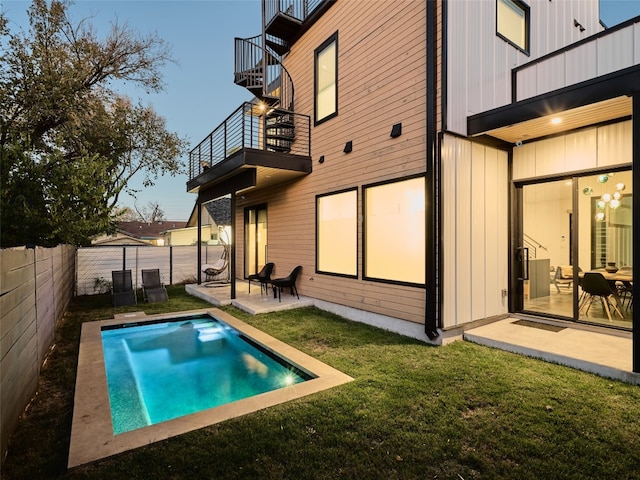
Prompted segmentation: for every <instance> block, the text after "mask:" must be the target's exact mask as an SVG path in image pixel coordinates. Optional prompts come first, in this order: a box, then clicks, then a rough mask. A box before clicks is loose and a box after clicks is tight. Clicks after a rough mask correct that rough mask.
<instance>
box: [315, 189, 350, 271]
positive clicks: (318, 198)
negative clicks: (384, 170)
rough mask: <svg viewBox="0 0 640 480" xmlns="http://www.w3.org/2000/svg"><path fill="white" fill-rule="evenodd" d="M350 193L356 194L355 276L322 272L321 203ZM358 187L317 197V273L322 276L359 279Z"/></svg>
mask: <svg viewBox="0 0 640 480" xmlns="http://www.w3.org/2000/svg"><path fill="white" fill-rule="evenodd" d="M349 192H355V194H356V199H355V201H356V205H355V207H356V215H355V218H354V222H355V228H356V235H355V239H354V245H353V248H354V249H355V252H354V253H355V274H349V273H338V272H331V271H327V270H321V269H320V268H319V267H320V265H319V260H320V234H319V233H320V232H319V228H318V223H319V208H318V207H319V201H320V200H321V199H322V198H325V197H331V196H334V195H341V194H344V193H349ZM358 200H359V197H358V187H351V188H345V189H342V190H336V191H332V192H327V193H323V194H318V195H316V222H315V228H316V231H315V236H316V273H317V274H322V275H332V276H335V277H344V278H354V279H358V271H359V268H358Z"/></svg>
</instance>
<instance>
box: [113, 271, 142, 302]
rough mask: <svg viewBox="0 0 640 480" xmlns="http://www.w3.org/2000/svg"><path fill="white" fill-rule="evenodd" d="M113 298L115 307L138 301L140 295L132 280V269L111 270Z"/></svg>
mask: <svg viewBox="0 0 640 480" xmlns="http://www.w3.org/2000/svg"><path fill="white" fill-rule="evenodd" d="M111 298H112V301H113V306H114V307H121V306H123V305H135V304H137V303H138V297H137V295H136V292H135V290H134V289H133V282H132V280H131V270H113V271H112V272H111Z"/></svg>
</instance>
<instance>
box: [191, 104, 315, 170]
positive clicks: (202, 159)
mask: <svg viewBox="0 0 640 480" xmlns="http://www.w3.org/2000/svg"><path fill="white" fill-rule="evenodd" d="M280 118H281V119H282V120H283V122H286V127H284V126H282V125H284V124H285V123H278V120H279V119H280ZM274 122H276V123H275V124H274ZM276 126H277V128H275V127H276ZM284 128H286V129H287V140H286V141H282V140H280V139H277V138H276V139H274V138H273V137H274V130H275V133H281V131H282V130H283V129H284ZM283 145H286V148H283ZM244 149H255V150H264V151H271V152H278V153H280V154H290V155H301V156H306V157H308V156H310V155H311V118H310V117H309V116H308V115H302V114H297V113H293V112H288V111H283V110H278V109H273V108H270V107H268V106H265V105H264V104H259V103H250V102H245V103H243V104H242V105H241V106H240V107H239V108H237V109H236V110H235V111H234V112H233V113H232V114H231V115H229V116H228V117H227V119H226V120H225V121H224V122H222V124H220V125H219V126H218V127H216V128H215V129H214V130H213V131H212V132H211V133H210V134H209V135H207V137H206V138H205V139H204V140H202V141H201V142H200V143H199V144H198V145H197V146H196V147H194V148H193V149H192V150H191V151H190V152H189V179H190V180H192V179H194V178H196V177H197V176H199V175H200V174H202V173H203V172H204V171H205V170H207V169H208V168H211V167H213V166H215V165H217V164H219V163H221V162H223V161H224V160H226V159H227V158H229V157H231V156H232V155H234V154H235V153H238V152H240V151H242V150H244Z"/></svg>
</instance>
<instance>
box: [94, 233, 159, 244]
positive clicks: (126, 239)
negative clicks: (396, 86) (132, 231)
mask: <svg viewBox="0 0 640 480" xmlns="http://www.w3.org/2000/svg"><path fill="white" fill-rule="evenodd" d="M93 245H102V246H104V245H150V243H149V242H148V241H147V240H142V239H139V238H134V237H132V236H130V235H126V234H123V233H121V232H118V233H117V234H116V235H115V236H106V237H103V238H101V239H99V240H95V241H94V242H93Z"/></svg>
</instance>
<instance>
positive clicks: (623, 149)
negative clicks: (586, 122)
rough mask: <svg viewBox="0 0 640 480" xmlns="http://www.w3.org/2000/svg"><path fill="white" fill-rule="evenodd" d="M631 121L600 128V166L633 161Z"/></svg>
mask: <svg viewBox="0 0 640 480" xmlns="http://www.w3.org/2000/svg"><path fill="white" fill-rule="evenodd" d="M631 130H632V124H631V121H627V122H621V123H616V124H613V125H607V126H605V127H599V128H598V166H599V167H603V166H610V165H619V164H622V163H631V162H632V160H633V157H632V155H633V152H632V148H633V140H632V138H633V137H632V131H631Z"/></svg>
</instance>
